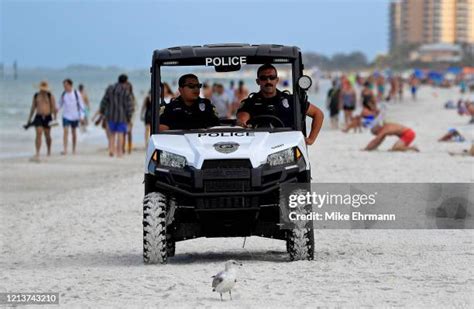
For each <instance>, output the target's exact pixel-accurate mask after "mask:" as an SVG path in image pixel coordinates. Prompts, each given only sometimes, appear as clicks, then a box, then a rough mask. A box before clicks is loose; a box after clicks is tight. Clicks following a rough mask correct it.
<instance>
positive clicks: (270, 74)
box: [237, 64, 324, 145]
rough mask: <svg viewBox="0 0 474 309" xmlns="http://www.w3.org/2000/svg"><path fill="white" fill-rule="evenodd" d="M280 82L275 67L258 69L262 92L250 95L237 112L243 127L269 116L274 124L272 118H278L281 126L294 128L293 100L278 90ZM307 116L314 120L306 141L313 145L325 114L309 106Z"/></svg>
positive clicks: (269, 66) (265, 66)
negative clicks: (259, 118) (254, 120)
mask: <svg viewBox="0 0 474 309" xmlns="http://www.w3.org/2000/svg"><path fill="white" fill-rule="evenodd" d="M278 81H279V79H278V72H277V69H276V68H275V67H274V66H273V65H271V64H264V65H262V66H260V67H259V68H258V70H257V79H256V82H257V84H258V85H259V86H260V91H259V92H257V93H255V94H251V95H249V97H248V98H247V99H245V100H243V101H242V102H241V104H240V108H239V109H238V110H237V120H238V122H239V123H240V124H241V125H242V126H244V127H246V126H247V125H248V123H249V122H251V121H252V118H255V117H257V116H262V117H265V116H267V118H269V119H270V121H272V122H273V120H272V119H271V118H275V117H276V118H278V119H276V122H277V123H280V125H281V124H283V126H285V127H292V124H293V98H292V96H291V95H289V94H287V93H285V92H282V91H280V90H278V89H277V84H278ZM306 115H307V116H309V117H311V118H313V121H312V123H311V131H310V134H309V135H308V136H307V137H306V139H305V140H306V144H308V145H312V144H313V143H314V141H315V140H316V138H317V137H318V134H319V131H320V130H321V126H322V124H323V119H324V114H323V112H322V111H321V110H320V109H319V108H317V107H316V106H314V105H312V104H308V109H307V110H306ZM278 120H280V121H278Z"/></svg>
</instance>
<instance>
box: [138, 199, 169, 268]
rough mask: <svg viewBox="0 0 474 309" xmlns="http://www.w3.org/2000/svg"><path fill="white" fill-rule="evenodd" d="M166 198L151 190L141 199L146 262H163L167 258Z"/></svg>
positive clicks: (144, 257) (144, 258)
mask: <svg viewBox="0 0 474 309" xmlns="http://www.w3.org/2000/svg"><path fill="white" fill-rule="evenodd" d="M167 202H168V198H167V197H166V195H164V194H162V193H158V192H151V193H148V194H147V195H145V198H144V199H143V260H144V262H145V263H146V264H158V263H161V264H164V263H166V262H167V260H168V245H167V243H168V241H167V237H166V209H167Z"/></svg>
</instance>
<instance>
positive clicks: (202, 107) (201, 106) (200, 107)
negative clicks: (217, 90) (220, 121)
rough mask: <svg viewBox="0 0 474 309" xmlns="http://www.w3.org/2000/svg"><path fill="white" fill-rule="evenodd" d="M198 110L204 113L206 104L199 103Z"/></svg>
mask: <svg viewBox="0 0 474 309" xmlns="http://www.w3.org/2000/svg"><path fill="white" fill-rule="evenodd" d="M199 110H200V111H201V112H203V111H205V110H206V103H199Z"/></svg>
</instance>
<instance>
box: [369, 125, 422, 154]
mask: <svg viewBox="0 0 474 309" xmlns="http://www.w3.org/2000/svg"><path fill="white" fill-rule="evenodd" d="M371 132H372V134H374V135H376V137H375V138H374V139H373V140H371V141H370V143H369V144H368V145H367V147H365V149H364V150H368V151H370V150H375V149H377V147H378V146H379V145H380V144H381V143H382V142H383V140H384V139H385V137H387V136H391V135H395V136H398V137H399V138H400V139H399V140H398V141H397V142H396V143H395V144H394V145H393V146H392V149H391V150H392V151H408V150H413V151H416V152H418V151H419V150H418V148H417V147H415V146H410V144H411V143H412V142H413V140H414V139H415V131H413V130H412V129H410V128H408V127H405V126H403V125H401V124H398V123H384V124H383V125H380V124H377V125H375V126H374V127H372V130H371Z"/></svg>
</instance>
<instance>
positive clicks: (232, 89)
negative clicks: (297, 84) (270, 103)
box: [155, 57, 293, 131]
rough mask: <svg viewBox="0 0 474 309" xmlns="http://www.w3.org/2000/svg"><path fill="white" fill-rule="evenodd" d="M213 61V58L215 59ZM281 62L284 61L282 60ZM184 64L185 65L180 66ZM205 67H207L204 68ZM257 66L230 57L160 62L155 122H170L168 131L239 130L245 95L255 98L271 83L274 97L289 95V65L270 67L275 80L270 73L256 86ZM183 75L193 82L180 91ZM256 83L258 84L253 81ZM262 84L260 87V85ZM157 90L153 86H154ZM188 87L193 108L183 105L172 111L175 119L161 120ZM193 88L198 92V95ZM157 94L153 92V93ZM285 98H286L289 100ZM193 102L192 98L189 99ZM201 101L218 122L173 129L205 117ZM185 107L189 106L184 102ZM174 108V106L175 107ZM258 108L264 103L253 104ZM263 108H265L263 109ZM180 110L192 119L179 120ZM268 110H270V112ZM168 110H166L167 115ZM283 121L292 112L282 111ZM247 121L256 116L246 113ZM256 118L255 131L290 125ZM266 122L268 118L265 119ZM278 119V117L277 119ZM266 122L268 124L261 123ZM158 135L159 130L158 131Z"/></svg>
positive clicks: (284, 122)
mask: <svg viewBox="0 0 474 309" xmlns="http://www.w3.org/2000/svg"><path fill="white" fill-rule="evenodd" d="M215 58H217V57H215ZM283 60H285V59H283ZM254 61H255V59H249V61H248V62H254ZM183 64H187V65H183ZM206 64H207V65H206ZM261 66H262V64H261V63H247V62H246V61H241V59H239V60H235V59H234V60H233V59H232V58H231V57H227V58H225V57H220V58H219V59H209V58H198V59H192V61H191V60H190V59H185V60H180V62H179V63H178V62H177V61H164V62H163V63H162V66H160V71H159V77H160V80H159V81H157V82H156V85H161V88H160V89H161V91H160V98H159V103H160V117H159V118H158V119H157V120H159V121H160V124H163V123H164V122H165V120H164V118H166V121H170V122H172V123H171V126H170V125H168V129H169V130H173V131H175V130H187V131H194V130H202V129H209V128H215V127H216V126H239V125H240V123H239V121H238V118H239V117H238V112H239V111H240V109H241V107H242V101H244V100H246V99H247V98H249V95H251V94H252V93H256V94H258V93H259V92H260V90H261V88H262V87H265V83H267V84H268V83H274V84H275V85H274V86H275V88H276V90H277V93H281V92H285V95H287V96H289V97H291V93H292V92H293V80H292V65H291V63H273V64H272V66H273V67H274V68H275V69H276V77H277V79H276V80H273V78H274V76H273V75H275V74H273V73H271V72H273V71H266V72H270V73H269V74H268V73H267V75H263V76H260V77H261V78H267V80H266V81H263V82H260V83H259V81H260V79H258V78H257V71H258V69H259V67H261ZM219 67H220V68H219ZM187 74H193V75H194V76H195V77H197V79H187V80H186V81H185V83H184V84H182V85H181V86H183V85H184V87H180V78H181V77H183V76H184V75H187ZM257 79H258V80H257ZM262 84H263V85H262ZM155 87H157V86H155ZM189 87H191V91H194V92H195V93H197V92H198V96H199V98H198V99H195V100H196V106H197V107H196V106H192V107H191V108H190V107H189V106H188V105H189V104H188V105H186V104H184V105H182V106H181V107H180V108H175V109H174V112H175V114H177V115H171V116H170V117H168V114H169V113H168V114H167V115H165V116H166V117H165V116H163V113H164V112H165V110H166V108H167V106H168V105H169V104H170V102H173V101H176V100H181V101H184V100H183V98H186V94H185V93H183V92H188V91H189ZM186 88H188V89H186ZM194 88H199V91H198V90H197V89H194ZM155 93H157V92H155ZM289 97H288V98H289ZM193 99H194V98H193ZM202 100H208V102H210V104H212V108H213V109H214V112H215V114H216V116H217V118H218V119H219V123H217V124H216V123H212V126H210V127H209V126H207V125H206V126H205V127H202V126H199V125H196V126H198V127H196V126H192V127H186V126H185V125H181V124H180V125H177V126H174V125H175V122H179V121H183V120H184V121H187V122H188V123H189V122H190V121H191V122H192V121H193V120H194V119H195V118H197V117H206V115H205V113H203V114H201V113H200V111H199V109H205V108H207V107H206V106H204V105H203V104H204V103H202V102H206V101H202ZM288 101H291V99H286V101H283V105H284V106H287V107H289V105H290V103H291V102H288ZM181 103H183V102H181ZM188 103H189V102H188ZM175 104H176V103H175ZM259 104H262V105H265V102H257V103H256V105H257V106H258V105H259ZM265 106H266V105H265ZM182 109H186V112H187V113H188V114H189V113H191V114H193V115H192V119H189V118H186V119H180V117H179V114H180V112H181V111H182ZM270 109H271V108H270ZM169 110H170V108H169V107H168V110H166V111H169ZM283 112H284V113H286V114H287V115H285V117H286V118H288V119H291V121H292V120H293V110H292V109H291V108H288V110H284V111H283ZM265 113H266V112H262V111H259V115H260V116H262V114H265ZM249 114H252V115H250V118H255V116H256V115H253V113H252V112H250V113H249ZM270 114H271V115H269V116H273V117H276V118H278V115H274V113H273V114H272V113H271V112H270ZM261 118H262V117H260V120H259V124H258V125H257V126H255V127H260V128H261V127H263V126H264V127H268V128H269V129H277V128H285V127H286V128H288V127H290V128H291V127H292V123H290V121H278V119H261ZM268 118H270V117H268ZM280 118H281V116H280ZM265 121H266V122H268V123H265ZM245 127H246V128H247V129H248V128H255V127H254V126H252V125H249V126H245ZM160 131H161V127H160Z"/></svg>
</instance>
